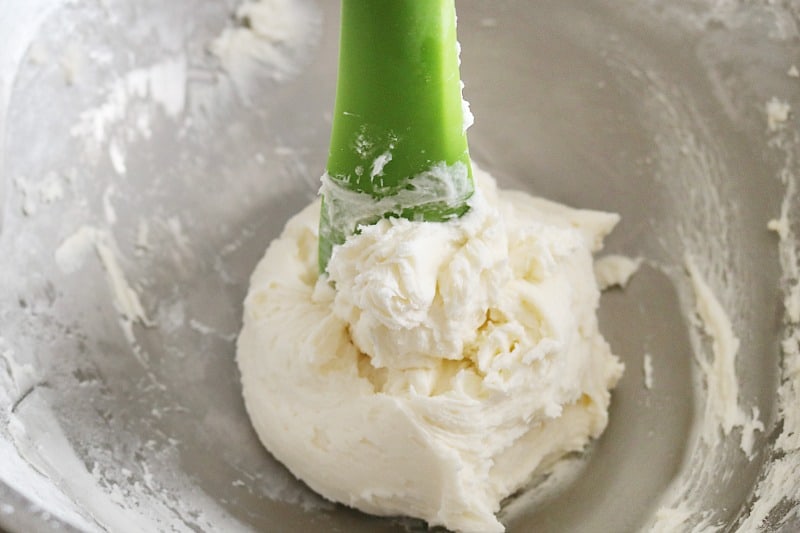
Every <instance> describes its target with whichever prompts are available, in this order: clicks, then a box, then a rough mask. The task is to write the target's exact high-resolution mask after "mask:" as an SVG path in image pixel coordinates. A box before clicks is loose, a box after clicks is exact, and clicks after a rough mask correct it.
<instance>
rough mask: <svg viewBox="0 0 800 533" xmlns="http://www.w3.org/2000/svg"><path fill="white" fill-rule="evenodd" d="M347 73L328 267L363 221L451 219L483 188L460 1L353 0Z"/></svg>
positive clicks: (332, 161) (330, 206)
mask: <svg viewBox="0 0 800 533" xmlns="http://www.w3.org/2000/svg"><path fill="white" fill-rule="evenodd" d="M338 76H339V77H338V86H337V90H336V105H335V109H334V117H333V129H332V135H331V144H330V153H329V157H328V166H327V173H326V176H325V177H324V178H323V189H322V194H323V209H322V216H321V223H320V270H321V271H323V272H324V270H325V267H326V266H327V262H328V259H329V258H330V253H331V250H332V247H333V246H334V245H336V244H340V243H341V242H343V241H344V239H345V238H346V237H347V236H348V235H350V234H352V233H354V232H355V231H356V226H357V225H359V224H369V223H374V222H375V221H377V220H379V219H380V218H382V217H387V216H397V217H404V218H409V219H416V220H426V221H443V220H448V219H450V218H453V217H457V216H460V215H462V214H464V213H465V212H466V211H467V210H468V207H467V205H466V200H467V199H468V198H469V196H470V195H471V194H472V191H473V185H472V170H471V167H470V159H469V153H468V150H467V137H466V132H465V130H466V127H465V126H466V125H465V116H464V109H463V103H462V97H461V77H460V75H459V59H458V43H457V40H456V14H455V3H454V0H343V1H342V21H341V36H340V50H339V74H338ZM445 167H448V168H450V171H449V172H445V173H443V172H442V169H444V168H445ZM435 168H438V169H439V170H438V171H435V172H431V169H435ZM426 173H427V174H426ZM420 176H423V178H420ZM431 178H433V179H431ZM448 181H450V182H452V183H448ZM423 188H424V190H423ZM413 193H419V194H413Z"/></svg>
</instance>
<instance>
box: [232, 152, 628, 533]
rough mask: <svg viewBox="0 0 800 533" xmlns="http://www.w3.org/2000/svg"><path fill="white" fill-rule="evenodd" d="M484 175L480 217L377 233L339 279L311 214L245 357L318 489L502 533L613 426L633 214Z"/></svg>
mask: <svg viewBox="0 0 800 533" xmlns="http://www.w3.org/2000/svg"><path fill="white" fill-rule="evenodd" d="M475 174H476V181H477V192H476V193H475V195H474V196H473V199H472V200H471V210H470V212H469V213H468V214H467V215H466V216H464V217H462V218H461V219H458V220H454V221H451V222H447V223H425V222H411V221H408V220H403V219H391V220H382V221H381V222H380V223H378V224H376V225H374V226H368V227H363V228H362V230H361V233H360V234H358V235H355V236H353V237H350V238H349V239H348V240H347V242H346V243H345V244H344V245H342V246H340V247H338V248H337V249H336V250H335V251H334V254H333V256H332V258H331V261H330V264H329V267H328V272H329V278H328V277H322V278H320V277H319V276H318V274H317V227H318V222H319V208H320V206H319V202H318V201H317V202H314V203H312V204H311V205H309V206H308V207H307V208H305V209H304V210H303V211H301V212H300V213H299V214H297V215H296V216H295V217H294V218H292V219H291V220H290V221H289V222H288V223H287V225H286V228H285V229H284V231H283V234H282V235H281V236H280V237H279V238H278V239H276V240H275V241H273V242H272V244H271V245H270V246H269V249H268V250H267V253H266V255H265V256H264V258H263V259H262V260H261V262H260V263H259V265H258V267H257V268H256V270H255V272H254V273H253V276H252V279H251V286H250V291H249V293H248V296H247V299H246V301H245V311H244V328H243V329H242V332H241V335H240V337H239V341H238V354H237V358H238V363H239V367H240V369H241V373H242V383H243V387H244V399H245V404H246V406H247V410H248V412H249V414H250V417H251V419H252V421H253V425H254V427H255V429H256V431H257V433H258V435H259V436H260V438H261V440H262V441H263V443H264V445H265V446H266V447H267V449H269V451H270V452H272V454H273V455H274V456H275V457H276V458H277V459H279V460H280V461H282V462H283V463H284V464H285V465H286V466H287V467H288V468H289V469H290V470H291V471H292V472H293V473H294V474H295V475H296V476H297V477H298V478H300V479H302V480H303V481H305V482H306V483H307V484H308V485H309V486H310V487H311V488H313V489H314V490H315V491H317V492H318V493H320V494H321V495H323V496H325V497H326V498H328V499H330V500H333V501H337V502H342V503H344V504H346V505H349V506H352V507H356V508H358V509H361V510H363V511H366V512H368V513H373V514H377V515H409V516H414V517H419V518H422V519H424V520H426V521H427V522H428V523H429V524H431V525H443V526H445V527H447V528H450V529H452V530H456V531H463V532H480V533H488V532H500V531H503V530H504V528H503V526H502V524H501V523H500V522H498V521H497V519H496V518H495V513H496V512H497V511H498V510H499V508H500V502H501V501H502V500H503V498H505V497H507V496H509V495H510V494H512V493H514V492H515V491H517V490H518V489H520V488H521V487H522V486H523V485H524V484H525V483H526V482H527V481H528V480H529V479H530V478H531V475H532V474H533V473H534V472H537V471H540V470H542V469H544V468H547V467H548V466H550V465H552V463H553V462H554V461H555V460H557V459H558V458H559V457H561V456H563V455H564V454H566V453H568V452H571V451H577V450H581V449H582V448H583V447H584V446H585V445H586V443H587V442H588V440H589V439H590V438H592V437H597V436H598V435H600V433H601V432H602V431H603V429H604V428H605V426H606V423H607V419H608V414H607V410H608V403H609V398H610V393H609V389H611V388H612V387H614V385H615V384H616V383H617V381H618V379H619V377H620V375H621V374H622V369H623V367H622V365H621V363H620V362H619V361H618V359H617V358H616V357H615V356H614V355H612V353H611V350H610V349H609V346H608V344H607V343H606V342H605V340H604V339H603V337H602V336H601V335H600V332H599V331H598V327H597V318H596V315H595V310H596V308H597V304H598V299H599V294H600V293H599V290H598V287H597V282H596V281H595V277H594V273H593V270H592V252H594V251H597V250H599V249H600V248H601V246H602V239H603V237H604V236H605V235H607V234H608V233H609V232H610V231H611V230H612V229H613V227H614V225H615V224H616V223H617V221H618V218H619V217H618V216H617V215H614V214H609V213H601V212H596V211H585V210H576V209H571V208H568V207H565V206H562V205H559V204H556V203H553V202H548V201H546V200H542V199H539V198H533V197H531V196H529V195H527V194H525V193H522V192H514V191H502V190H498V189H497V187H496V185H495V182H494V180H493V179H492V178H491V177H490V176H488V175H487V174H485V173H484V172H482V171H480V170H479V169H477V168H476V169H475ZM331 282H333V284H335V287H336V289H335V290H334V289H333V288H332V283H331Z"/></svg>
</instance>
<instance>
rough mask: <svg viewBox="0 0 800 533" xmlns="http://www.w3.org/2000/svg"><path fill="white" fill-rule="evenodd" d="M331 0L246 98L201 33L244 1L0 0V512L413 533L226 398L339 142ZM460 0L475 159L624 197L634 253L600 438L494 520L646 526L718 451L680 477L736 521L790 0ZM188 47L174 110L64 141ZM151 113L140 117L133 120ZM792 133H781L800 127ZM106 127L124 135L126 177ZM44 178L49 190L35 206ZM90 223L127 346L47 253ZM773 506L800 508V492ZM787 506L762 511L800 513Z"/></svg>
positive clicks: (762, 299)
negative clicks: (181, 96)
mask: <svg viewBox="0 0 800 533" xmlns="http://www.w3.org/2000/svg"><path fill="white" fill-rule="evenodd" d="M335 4H336V3H335V2H332V1H328V0H319V1H318V2H316V3H314V4H313V7H314V9H315V10H316V11H317V12H318V13H319V14H321V17H322V26H321V33H320V35H319V37H318V38H317V39H316V40H315V42H314V43H313V44H312V45H311V46H310V53H309V54H307V55H308V57H307V58H303V57H299V58H298V59H297V61H296V62H297V65H298V66H299V68H298V70H297V71H296V73H293V74H292V75H290V76H286V77H284V79H278V80H276V79H272V78H271V77H270V76H264V77H261V78H259V77H258V76H256V77H255V78H254V80H253V87H252V90H250V91H242V90H241V88H238V89H237V88H236V87H234V86H232V85H231V84H230V83H229V82H228V81H226V76H225V74H224V73H223V72H221V71H220V70H219V65H218V62H217V61H216V60H215V59H214V58H213V57H211V56H210V55H209V54H208V52H207V45H208V43H209V42H210V41H211V40H212V39H213V38H214V37H215V36H216V35H218V34H219V32H220V31H221V30H222V29H223V28H224V27H226V26H229V25H230V24H231V13H232V11H233V9H234V6H235V4H234V2H232V1H227V2H208V1H203V0H180V1H177V0H176V1H171V2H156V1H151V0H141V1H139V2H135V3H129V2H123V1H121V0H120V1H117V0H106V1H97V2H61V1H58V0H36V1H35V2H33V1H23V0H0V35H6V36H7V43H6V44H5V45H2V46H3V48H2V49H0V140H1V141H2V145H0V200H2V203H1V204H0V215H1V216H2V219H0V220H2V222H0V287H2V290H0V355H2V357H1V358H0V363H5V368H4V365H3V364H0V386H2V393H0V409H1V410H2V414H0V482H2V483H1V484H0V504H2V507H0V526H2V527H4V528H6V529H8V530H10V531H30V530H37V529H44V528H46V527H50V526H52V527H57V528H62V529H66V530H69V529H70V528H72V527H76V528H78V529H89V530H103V529H107V530H111V531H117V530H121V528H122V526H121V524H126V526H125V527H130V528H131V529H140V530H141V528H145V529H147V528H155V529H163V530H168V529H170V528H173V529H178V530H179V529H194V530H205V531H211V530H225V531H238V530H258V531H348V532H357V531H370V532H383V531H385V532H389V531H404V530H407V529H410V530H412V531H420V530H424V527H423V525H422V524H419V523H416V522H414V521H409V520H395V519H379V518H373V517H369V516H366V515H363V514H361V513H358V512H355V511H352V510H348V509H345V508H343V507H341V506H334V505H331V504H328V503H326V502H323V501H322V500H321V499H320V498H318V497H317V496H315V495H314V494H312V493H311V491H310V490H308V489H307V488H305V487H304V486H302V485H300V484H299V483H298V482H296V481H295V480H294V479H293V478H292V477H291V476H290V474H288V472H287V471H286V470H285V469H284V468H283V467H282V466H281V465H280V464H278V463H277V462H276V461H275V460H273V459H272V458H271V457H270V456H269V454H268V453H267V452H266V451H264V450H263V449H262V448H261V446H260V444H259V442H258V441H257V439H256V437H255V434H254V433H253V431H252V430H251V428H250V426H249V422H248V420H247V416H246V414H245V412H244V408H243V404H242V401H241V398H240V388H239V376H238V371H237V369H236V365H235V362H234V352H235V335H236V333H237V331H238V328H239V326H240V312H241V301H242V298H243V296H244V294H245V291H246V288H247V281H248V276H249V274H250V272H251V270H252V269H253V267H254V266H255V264H256V262H257V261H258V259H259V258H260V257H261V255H262V254H263V251H264V249H265V248H266V246H267V244H268V243H269V242H270V240H271V239H272V238H274V237H275V236H276V235H277V234H278V232H279V231H280V229H281V227H282V225H283V223H284V222H285V221H286V220H287V219H288V217H289V216H290V215H291V214H293V213H294V212H296V211H298V210H299V209H300V208H301V207H303V206H304V205H305V204H306V203H307V202H308V201H309V200H310V199H312V198H313V197H314V195H315V193H316V189H317V187H318V176H319V174H320V173H321V171H322V169H323V165H324V162H325V159H326V156H327V153H326V151H327V144H328V135H329V127H330V114H329V111H330V109H331V106H332V99H333V94H334V82H335V79H334V76H335V58H336V38H337V36H336V31H337V8H336V5H335ZM458 6H459V32H460V41H461V43H462V49H463V52H462V58H463V67H462V69H463V70H462V74H463V78H464V80H465V82H466V91H465V95H466V97H467V98H468V99H469V100H470V102H471V104H472V109H473V111H474V113H475V115H476V117H477V123H476V125H475V126H474V127H473V129H471V130H470V145H471V149H472V153H473V157H474V158H475V159H476V161H477V162H478V163H479V164H480V165H481V166H482V167H484V168H486V169H488V170H490V171H491V172H492V173H494V174H495V176H496V177H497V178H498V179H499V181H500V183H501V185H504V186H507V187H515V188H522V189H526V190H530V191H534V192H536V193H537V194H541V195H542V196H545V197H548V198H552V199H554V200H558V201H562V202H565V203H568V204H571V205H575V206H582V207H590V208H597V209H604V210H609V211H616V212H619V213H620V214H621V215H622V218H623V222H622V223H621V225H620V226H619V227H618V229H617V230H616V231H615V233H614V234H613V235H612V236H611V238H610V239H609V241H608V246H607V249H608V250H609V251H611V252H615V253H624V254H627V255H630V256H641V257H644V258H646V260H647V261H646V264H645V266H644V267H643V268H642V270H641V271H640V273H639V274H638V275H637V276H636V277H635V278H634V279H633V281H632V282H631V284H630V286H629V287H628V288H627V289H626V290H625V291H620V290H612V291H610V292H608V293H606V294H605V295H604V297H603V300H602V306H601V309H600V317H601V327H602V329H603V331H604V333H605V335H606V337H607V339H608V340H609V342H610V344H611V345H612V347H613V348H614V349H615V351H616V353H618V354H619V355H620V356H621V357H622V359H623V360H624V361H625V363H626V367H627V370H626V373H625V375H624V377H623V379H622V382H621V384H620V385H619V387H618V388H617V389H616V391H615V393H614V398H613V403H612V407H611V415H610V424H609V427H608V429H607V431H606V432H605V434H604V435H603V437H602V438H601V439H600V440H599V441H598V442H597V443H596V444H595V445H594V446H593V447H592V449H591V450H589V451H588V452H587V457H588V459H587V460H586V462H585V465H584V466H583V467H582V469H581V471H580V473H579V475H577V477H576V479H575V480H574V481H571V482H569V483H563V484H562V485H561V486H560V487H559V488H558V490H554V491H551V492H550V493H548V494H546V495H545V496H538V495H537V493H536V492H535V491H534V492H532V493H530V494H527V495H526V494H522V495H520V496H519V497H518V498H517V499H515V500H514V501H513V502H511V503H509V505H508V508H507V510H506V511H505V514H504V516H505V519H504V520H505V522H506V523H507V525H508V530H509V531H512V532H522V531H536V532H537V533H538V532H548V533H550V532H566V531H569V532H598V531H609V532H611V531H613V532H622V531H634V530H638V529H640V528H643V527H646V526H647V525H648V524H649V523H650V520H651V516H652V514H653V512H654V511H655V510H656V509H658V507H659V506H660V505H661V502H662V500H661V499H662V497H664V495H665V494H666V493H667V491H668V490H669V488H670V487H671V486H672V485H674V484H675V483H676V479H678V478H680V477H681V476H683V477H686V476H688V475H689V474H687V469H688V470H691V469H692V468H695V466H693V465H698V464H700V463H702V462H704V461H707V462H710V463H713V462H714V461H716V460H720V461H722V463H721V464H724V465H725V466H724V468H723V467H720V470H719V472H720V475H719V477H718V478H715V479H705V478H704V479H702V480H700V481H698V482H697V483H696V486H697V487H699V490H700V492H701V493H702V504H703V506H704V508H705V509H708V510H709V512H710V513H711V515H712V516H713V518H714V521H715V523H718V524H720V525H721V526H724V528H732V529H733V526H735V525H736V524H737V523H739V521H740V520H741V519H742V518H743V517H744V516H745V515H746V514H747V512H748V509H749V506H750V504H751V503H752V492H753V489H754V486H755V484H756V483H757V480H758V478H759V475H760V472H761V471H762V469H763V466H764V464H765V462H767V461H769V460H770V445H771V440H770V438H771V437H772V436H774V432H775V431H776V428H777V427H778V426H779V424H778V422H777V413H776V409H775V406H776V390H777V386H778V383H779V368H780V366H779V365H780V349H779V346H778V344H779V339H780V335H781V330H782V316H783V309H782V307H781V298H782V295H781V292H780V288H779V279H780V276H781V271H780V267H779V262H778V252H777V247H776V237H775V236H774V235H773V234H771V233H770V232H768V231H767V230H766V224H767V221H769V220H770V219H772V218H775V217H776V216H777V215H778V214H779V212H780V206H781V202H782V199H783V195H784V191H785V184H784V183H782V182H781V180H780V179H779V175H780V173H781V169H783V168H785V167H786V165H787V163H786V158H787V157H789V155H787V154H797V152H798V147H797V143H796V136H795V138H794V141H795V143H794V144H791V142H789V143H784V144H781V146H776V144H775V139H776V135H778V133H771V132H770V131H769V128H768V126H767V121H766V115H765V111H764V106H765V104H766V102H767V101H768V100H769V99H770V98H772V97H778V98H780V99H782V100H786V101H788V102H790V103H791V104H792V105H793V108H794V109H800V80H797V79H794V78H791V77H789V76H787V74H786V72H787V68H788V67H789V66H790V65H791V64H792V61H794V62H795V63H798V62H800V44H799V43H800V41H798V39H799V38H800V36H799V35H800V34H798V25H800V19H799V18H798V17H799V15H798V13H800V6H798V4H797V3H796V2H788V3H785V5H782V6H768V5H766V4H765V5H763V6H762V5H755V4H753V3H746V2H733V1H731V2H701V1H680V2H670V3H668V4H667V3H661V2H627V1H626V2H605V1H603V2H582V1H580V0H546V1H540V2H525V1H510V0H503V1H496V2H491V3H490V2H478V1H474V0H471V1H467V0H463V1H461V2H459V4H458ZM175 56H180V57H185V58H186V63H187V65H188V66H187V74H186V91H187V96H186V104H185V106H184V108H183V109H182V111H181V112H180V113H179V114H178V116H170V115H169V114H165V113H164V112H163V109H161V108H159V107H158V106H157V105H155V104H153V102H152V101H150V100H148V99H147V98H142V99H140V100H137V101H136V102H134V103H131V104H130V105H129V106H128V107H126V110H127V111H126V113H128V114H127V115H126V116H125V117H122V118H120V119H119V120H118V121H117V122H115V123H114V125H113V126H109V128H110V130H109V132H108V135H107V136H106V137H105V138H104V140H103V141H102V142H98V143H95V144H92V143H91V142H88V141H87V140H86V138H85V136H81V135H78V134H76V133H75V124H76V123H79V122H80V120H81V114H82V113H86V111H87V110H91V109H96V108H97V107H98V106H99V105H102V103H103V102H104V101H106V99H107V98H108V94H109V90H108V88H109V87H113V86H114V83H115V81H117V80H119V79H121V78H123V77H124V75H125V74H126V73H128V72H130V71H132V70H134V69H137V68H142V67H147V66H150V65H153V64H156V63H158V62H159V61H162V60H163V59H164V58H169V57H175ZM76 65H77V66H76ZM141 116H146V117H147V120H148V121H149V122H148V128H149V131H150V134H149V136H148V135H145V134H140V133H135V132H136V131H139V130H136V129H135V128H133V129H130V128H129V126H130V124H134V123H135V122H136V120H138V118H137V117H141ZM785 128H788V129H785V130H783V133H780V135H783V137H782V139H784V140H786V139H789V140H790V141H791V140H792V139H791V137H789V135H790V133H791V132H792V131H796V130H797V119H796V117H795V116H792V117H791V118H790V122H789V124H788V126H785ZM132 131H133V132H134V133H131V132H132ZM786 131H788V132H789V133H786ZM109 139H117V142H119V143H122V144H123V145H124V148H125V154H126V157H125V171H124V172H122V173H121V172H119V168H117V169H116V170H115V166H114V161H113V155H109V154H110V151H113V150H111V149H110V145H109V142H110V141H109ZM794 161H797V159H795V160H794ZM118 166H119V165H117V167H118ZM793 168H794V170H793V171H792V168H791V167H790V169H789V172H790V173H791V172H794V173H800V170H798V168H797V166H796V164H795V166H794V167H793ZM791 179H794V177H793V176H792V177H791ZM48 180H50V181H48ZM53 180H56V181H57V182H58V184H59V187H61V190H62V193H61V194H60V195H59V194H55V193H53V194H51V195H50V196H48V193H47V191H48V190H51V189H48V183H50V182H52V181H53ZM109 191H110V192H109ZM793 216H796V212H795V214H794V215H793ZM142 221H145V222H146V226H147V228H148V231H149V235H148V242H147V245H146V246H143V245H142V242H141V239H140V229H139V228H140V226H141V225H142ZM794 223H795V224H796V223H797V220H794ZM82 226H88V227H92V228H97V229H99V230H101V231H104V232H107V234H108V235H109V236H110V241H109V242H112V243H113V246H112V248H114V253H115V254H116V257H117V258H118V261H119V264H120V265H121V268H122V271H123V272H124V275H125V278H126V279H127V281H128V282H129V283H130V284H131V286H132V287H133V288H134V289H135V290H136V292H137V293H138V294H140V296H141V301H142V304H143V307H144V310H145V312H146V314H147V317H148V319H149V322H148V324H146V325H143V324H141V323H138V324H134V325H133V326H132V333H133V342H129V339H126V337H125V334H124V330H123V327H121V321H120V319H119V313H118V311H117V309H115V307H114V303H113V299H112V297H111V296H112V292H111V289H110V287H109V285H108V284H107V283H106V281H105V278H106V274H105V273H104V269H103V264H102V263H101V261H100V260H99V258H98V257H95V256H94V255H93V254H92V256H91V257H89V258H87V259H86V260H85V262H84V263H83V264H82V265H80V266H79V267H78V268H76V269H75V270H74V271H72V272H65V271H64V270H63V269H62V268H59V266H58V265H57V264H56V261H55V259H54V252H55V250H56V249H58V247H59V245H60V244H61V243H63V242H64V241H65V239H68V238H69V237H70V236H71V235H73V234H74V233H75V232H76V231H77V230H79V229H80V228H81V227H82ZM686 253H689V254H691V255H693V256H694V257H696V258H697V259H698V262H699V263H700V264H701V265H702V266H703V270H704V272H705V273H706V275H707V276H708V279H709V283H710V285H711V286H712V287H713V288H714V289H715V291H718V293H719V296H720V298H721V300H722V301H723V303H724V304H725V305H726V309H727V311H728V312H729V313H730V315H731V319H732V321H733V323H734V326H735V329H736V331H737V334H738V335H739V336H740V337H741V349H740V355H739V360H738V367H737V369H738V372H739V375H740V376H744V379H742V380H741V391H740V395H741V399H742V403H743V404H744V405H746V406H747V407H748V409H749V408H750V407H757V408H758V409H759V411H760V414H761V419H762V420H763V421H764V424H765V426H766V430H765V431H764V432H762V433H759V434H757V439H756V449H757V450H758V453H756V455H755V456H754V458H753V459H752V460H751V461H749V460H747V459H746V458H744V457H743V456H741V454H740V455H736V454H735V453H734V451H735V448H737V447H738V444H731V445H725V446H723V448H724V449H721V451H718V452H713V453H712V452H709V453H711V455H709V456H699V455H697V453H696V448H695V444H696V438H697V435H696V432H695V431H693V427H694V426H693V422H694V421H696V420H697V419H698V417H701V416H702V401H703V398H702V387H701V386H700V385H698V383H700V382H701V381H702V380H701V378H700V377H699V374H698V371H697V368H696V358H697V357H698V356H696V355H695V352H696V348H697V346H696V345H695V344H694V341H693V340H692V339H693V337H692V329H693V327H694V326H693V325H692V318H691V313H687V309H689V308H690V307H691V302H692V297H691V293H690V292H689V289H688V283H687V281H686V279H685V275H684V272H683V261H684V254H686ZM122 322H124V320H123V321H122ZM644 354H651V355H652V358H653V362H654V387H653V388H652V390H648V389H647V388H645V387H644V385H643V378H642V373H643V370H642V364H643V363H642V361H643V356H644ZM12 362H13V363H12ZM69 450H71V451H69ZM731 450H734V451H731ZM714 453H717V454H718V457H715V458H714V457H712V455H713V454H714ZM26 465H28V466H26ZM31 465H32V467H31ZM786 497H787V503H786V504H785V507H786V510H785V512H786V513H788V514H789V515H791V512H792V509H793V508H794V506H796V500H797V499H798V497H800V495H797V494H787V495H786ZM120 509H122V510H120ZM779 515H780V513H776V515H775V516H773V517H772V518H771V520H772V523H774V525H773V526H769V528H771V529H773V530H780V531H795V530H796V528H800V522H797V521H791V520H788V521H783V522H782V519H783V516H779ZM795 516H796V515H795ZM140 519H141V520H142V521H141V522H138V520H140Z"/></svg>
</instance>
